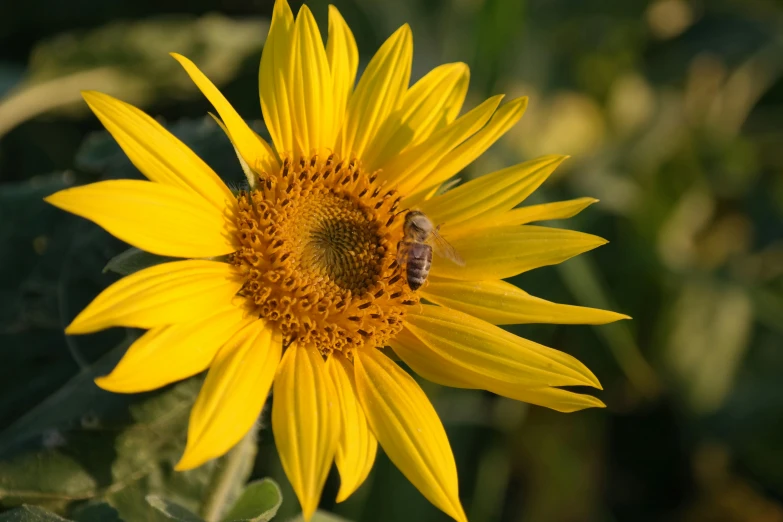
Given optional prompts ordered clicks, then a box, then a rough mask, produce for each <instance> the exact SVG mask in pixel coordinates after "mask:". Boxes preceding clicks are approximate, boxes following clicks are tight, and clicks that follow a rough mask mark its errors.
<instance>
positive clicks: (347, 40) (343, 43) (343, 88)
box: [326, 5, 359, 131]
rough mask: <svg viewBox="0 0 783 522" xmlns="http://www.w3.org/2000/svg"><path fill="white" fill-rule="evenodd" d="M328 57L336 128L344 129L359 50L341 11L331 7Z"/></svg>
mask: <svg viewBox="0 0 783 522" xmlns="http://www.w3.org/2000/svg"><path fill="white" fill-rule="evenodd" d="M326 57H327V58H328V59H329V69H330V70H331V72H332V95H333V96H334V101H333V103H334V118H335V122H334V128H335V130H336V131H339V130H340V129H341V128H342V123H343V119H344V117H345V109H346V107H347V106H348V99H349V98H350V97H351V94H352V93H353V84H354V82H355V81H356V70H357V69H358V67H359V49H358V48H357V47H356V40H355V39H354V37H353V33H352V32H351V29H350V27H348V24H347V23H345V20H344V19H343V17H342V15H341V14H340V11H338V10H337V8H336V7H335V6H333V5H330V6H329V38H328V39H327V42H326Z"/></svg>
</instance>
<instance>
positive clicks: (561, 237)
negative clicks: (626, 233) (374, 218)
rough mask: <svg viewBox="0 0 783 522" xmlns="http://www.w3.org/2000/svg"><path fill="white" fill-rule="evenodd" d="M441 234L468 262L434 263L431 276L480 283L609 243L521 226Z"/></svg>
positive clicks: (448, 229)
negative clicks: (461, 264)
mask: <svg viewBox="0 0 783 522" xmlns="http://www.w3.org/2000/svg"><path fill="white" fill-rule="evenodd" d="M444 229H445V230H443V231H442V234H443V237H445V238H446V239H447V240H448V241H449V242H450V243H451V245H452V246H453V247H454V248H455V250H456V251H457V252H458V253H459V254H460V255H461V256H462V258H463V259H464V260H465V265H464V266H459V265H456V264H455V263H451V262H449V261H447V260H445V259H442V258H436V259H434V260H433V262H432V271H431V274H432V275H436V276H441V277H446V278H450V279H462V280H467V281H481V280H488V279H505V278H507V277H511V276H515V275H517V274H521V273H522V272H526V271H528V270H532V269H534V268H538V267H542V266H548V265H556V264H558V263H561V262H563V261H565V260H566V259H570V258H572V257H574V256H576V255H579V254H581V253H583V252H587V251H588V250H592V249H594V248H596V247H599V246H601V245H603V244H606V240H604V239H601V238H600V237H597V236H593V235H590V234H584V233H582V232H575V231H573V230H563V229H559V228H549V227H538V226H533V225H522V226H501V227H494V226H491V225H490V226H474V227H472V228H469V230H459V229H458V230H457V231H456V232H454V231H453V229H452V228H451V227H450V226H448V223H447V226H445V227H444Z"/></svg>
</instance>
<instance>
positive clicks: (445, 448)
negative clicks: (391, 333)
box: [354, 348, 467, 522]
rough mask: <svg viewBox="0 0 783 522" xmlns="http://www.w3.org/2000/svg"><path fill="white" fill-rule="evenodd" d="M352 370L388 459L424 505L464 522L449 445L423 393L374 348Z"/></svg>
mask: <svg viewBox="0 0 783 522" xmlns="http://www.w3.org/2000/svg"><path fill="white" fill-rule="evenodd" d="M354 367H355V372H356V389H357V391H358V393H359V400H360V401H361V403H362V408H364V412H365V413H366V415H367V420H368V422H369V423H370V427H371V428H372V431H373V433H374V434H375V436H376V437H377V438H378V442H379V443H380V444H381V447H382V448H383V450H384V451H385V452H386V455H388V457H389V459H390V460H391V461H392V462H393V463H394V465H395V466H397V468H399V470H400V471H401V472H402V474H403V475H405V477H406V478H407V479H408V480H409V481H410V482H411V483H412V484H413V485H414V486H416V489H418V490H419V491H420V492H421V494H422V495H424V496H425V497H426V498H427V500H429V501H430V502H432V503H433V504H435V506H437V507H438V508H440V509H441V510H443V511H444V512H445V513H446V514H447V515H449V516H450V517H452V518H453V519H455V520H458V521H464V522H467V518H466V517H465V512H464V511H463V509H462V504H460V501H459V487H458V484H457V466H456V465H455V463H454V455H453V454H452V452H451V446H450V445H449V439H448V438H447V437H446V431H445V430H444V429H443V424H441V422H440V419H439V418H438V414H437V413H436V412H435V408H433V407H432V404H430V401H429V399H428V398H427V396H426V395H425V394H424V392H423V391H422V389H421V388H420V387H419V385H418V384H416V381H414V380H413V378H411V376H410V375H408V374H407V373H405V372H404V371H403V370H402V369H401V368H400V367H399V366H397V365H396V364H395V363H394V362H393V361H392V360H391V359H389V358H388V357H386V356H385V355H383V353H381V351H380V350H376V349H374V348H369V349H363V350H357V351H356V354H355V356H354Z"/></svg>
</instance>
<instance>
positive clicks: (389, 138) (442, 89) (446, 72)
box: [362, 63, 470, 171]
mask: <svg viewBox="0 0 783 522" xmlns="http://www.w3.org/2000/svg"><path fill="white" fill-rule="evenodd" d="M469 79H470V70H469V69H468V66H467V65H465V64H464V63H448V64H444V65H441V66H439V67H436V68H435V69H433V70H432V71H430V72H429V73H428V74H427V75H426V76H424V77H423V78H422V79H421V80H419V81H418V82H416V84H415V85H414V86H413V87H411V88H410V89H409V90H408V92H407V93H405V98H404V99H403V102H402V106H401V107H400V108H399V109H398V110H396V111H395V112H394V113H392V114H391V115H390V116H389V117H388V118H387V119H386V121H385V122H384V124H383V125H382V126H381V128H380V129H379V130H378V133H377V134H376V136H375V138H374V139H373V140H372V142H371V144H370V145H369V146H368V147H367V151H366V152H365V154H364V157H363V158H362V159H363V160H364V166H365V168H366V169H367V170H368V171H374V170H376V169H378V168H381V167H382V166H383V165H384V163H386V162H387V161H388V160H389V159H390V158H392V157H394V156H396V155H397V154H399V153H400V152H402V151H403V150H404V149H406V148H407V147H409V146H413V145H417V144H419V143H421V142H422V141H423V140H425V139H426V138H428V137H429V136H430V135H432V133H433V132H434V131H436V130H438V129H441V128H443V127H445V126H446V125H447V124H449V123H451V122H452V121H454V118H455V117H456V115H457V114H458V113H459V109H460V108H461V107H462V102H463V101H464V100H465V93H467V87H468V81H469ZM455 108H456V111H455Z"/></svg>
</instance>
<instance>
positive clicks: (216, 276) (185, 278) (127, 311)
mask: <svg viewBox="0 0 783 522" xmlns="http://www.w3.org/2000/svg"><path fill="white" fill-rule="evenodd" d="M241 287H242V281H241V280H239V278H238V277H237V273H236V270H235V268H234V267H233V266H231V265H229V264H227V263H220V262H217V261H202V260H195V259H191V260H188V261H173V262H171V263H163V264H160V265H155V266H152V267H150V268H145V269H144V270H140V271H138V272H135V273H133V274H131V275H129V276H126V277H123V278H122V279H120V280H119V281H117V282H116V283H114V284H113V285H111V286H110V287H109V288H107V289H106V290H104V291H103V292H101V293H100V294H99V295H98V297H96V298H95V299H93V301H92V302H91V303H90V304H89V305H87V307H86V308H85V309H84V310H82V312H81V313H80V314H79V315H77V316H76V318H75V319H74V320H73V322H71V324H70V325H69V326H68V328H66V329H65V332H66V333H69V334H83V333H90V332H96V331H98V330H103V329H104V328H109V327H111V326H133V327H136V328H155V327H158V326H166V325H171V324H177V323H189V322H192V321H195V320H198V319H203V318H205V317H208V316H209V315H211V314H212V313H214V311H215V309H216V308H217V309H219V308H221V307H223V306H225V305H227V304H228V303H230V302H231V298H232V297H233V296H234V295H235V294H236V293H237V291H238V290H239V289H240V288H241Z"/></svg>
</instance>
